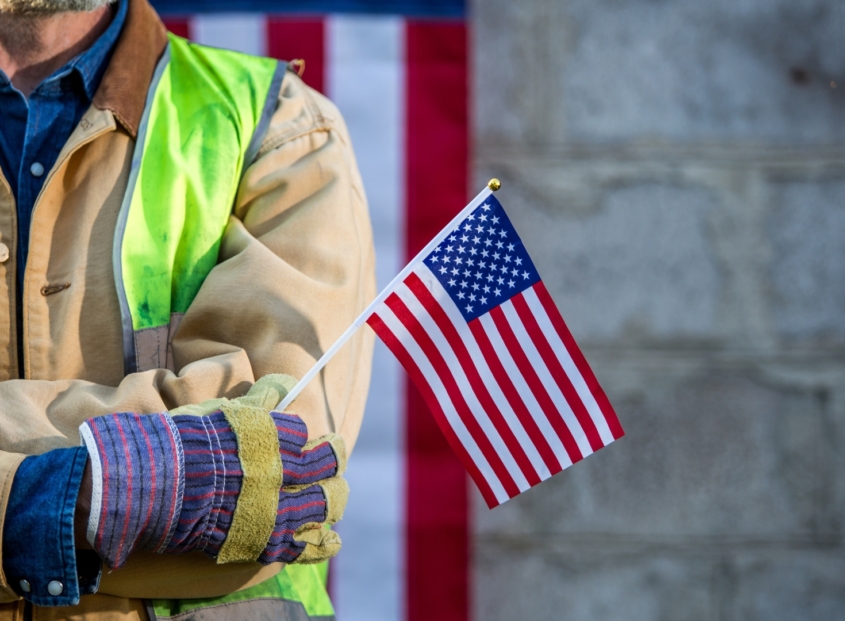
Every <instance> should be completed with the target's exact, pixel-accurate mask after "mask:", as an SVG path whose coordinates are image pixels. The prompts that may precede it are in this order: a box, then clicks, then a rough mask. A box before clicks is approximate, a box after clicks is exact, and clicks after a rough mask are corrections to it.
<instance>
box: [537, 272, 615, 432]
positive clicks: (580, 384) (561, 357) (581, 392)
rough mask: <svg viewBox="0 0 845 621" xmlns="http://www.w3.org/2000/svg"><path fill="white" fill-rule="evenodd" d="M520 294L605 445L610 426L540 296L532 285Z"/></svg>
mask: <svg viewBox="0 0 845 621" xmlns="http://www.w3.org/2000/svg"><path fill="white" fill-rule="evenodd" d="M522 295H523V297H524V298H525V302H526V303H527V304H528V308H530V309H531V312H532V313H534V317H535V318H536V319H537V323H538V324H539V326H540V329H541V330H542V331H543V334H545V335H546V337H547V339H548V341H549V345H550V346H551V348H552V350H553V351H554V353H555V356H556V357H557V359H558V361H559V362H560V366H561V367H563V371H564V373H566V375H567V377H569V381H571V382H572V386H573V387H574V388H575V392H577V393H578V396H579V397H580V398H581V401H582V402H583V403H584V407H586V408H587V412H588V413H589V414H590V418H591V419H593V424H594V425H595V426H596V430H598V432H599V437H600V438H601V441H602V444H604V445H605V446H607V445H608V444H610V443H611V442H613V434H612V433H611V432H610V427H608V425H607V419H606V418H605V417H604V414H603V413H602V411H601V408H600V407H599V404H598V403H596V398H595V397H594V396H593V393H592V392H591V391H590V388H589V387H588V386H587V382H585V381H584V378H583V377H582V376H581V372H580V371H579V370H578V367H577V366H575V362H574V361H573V360H572V356H570V355H569V350H568V349H566V346H565V345H564V344H563V341H561V340H560V336H558V333H557V330H555V328H554V326H553V325H552V321H551V319H549V316H548V314H547V313H546V309H545V307H544V306H543V304H542V302H540V298H538V297H537V293H536V292H535V291H534V288H533V287H529V288H528V289H526V290H525V291H523V292H522Z"/></svg>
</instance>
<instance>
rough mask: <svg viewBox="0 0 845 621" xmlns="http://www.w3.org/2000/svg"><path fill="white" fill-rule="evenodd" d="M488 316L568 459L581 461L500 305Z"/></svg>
mask: <svg viewBox="0 0 845 621" xmlns="http://www.w3.org/2000/svg"><path fill="white" fill-rule="evenodd" d="M490 318H491V319H492V320H493V323H495V324H496V329H497V330H498V331H499V336H501V337H502V341H503V342H504V343H505V347H507V348H508V352H510V355H511V356H513V361H514V362H515V363H516V366H517V367H518V368H519V369H520V371H522V376H523V377H524V378H525V381H526V382H527V383H528V388H529V389H530V390H531V394H533V395H534V398H535V399H537V403H539V404H540V407H541V408H542V410H543V412H544V413H545V415H546V418H548V419H549V423H551V425H552V427H554V430H555V433H557V436H558V437H559V438H560V441H561V443H562V444H563V448H565V449H566V453H567V455H569V459H570V460H572V463H573V464H574V463H576V462H579V461H581V460H582V459H583V458H584V456H583V455H582V454H581V449H579V448H578V444H577V443H576V442H575V438H573V437H572V432H571V431H570V430H569V427H567V425H566V422H565V421H564V420H563V417H562V416H561V415H560V412H559V411H558V409H557V407H556V406H555V404H554V401H552V399H551V397H550V396H549V394H548V393H547V392H546V388H545V387H544V386H543V382H541V381H540V378H539V377H538V376H537V373H536V372H535V371H534V366H533V365H532V364H531V362H530V361H529V360H528V356H526V355H525V352H524V351H522V345H520V344H519V340H518V339H517V338H516V335H515V334H514V333H513V330H511V327H510V324H509V323H508V319H507V317H505V313H504V311H502V307H501V306H496V307H495V308H493V309H492V310H491V311H490Z"/></svg>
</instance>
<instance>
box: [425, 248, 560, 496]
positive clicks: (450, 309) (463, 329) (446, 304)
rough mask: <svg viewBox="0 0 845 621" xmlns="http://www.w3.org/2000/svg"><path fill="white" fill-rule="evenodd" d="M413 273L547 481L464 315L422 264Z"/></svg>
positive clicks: (544, 469) (534, 449)
mask: <svg viewBox="0 0 845 621" xmlns="http://www.w3.org/2000/svg"><path fill="white" fill-rule="evenodd" d="M414 272H415V273H416V274H417V276H419V277H420V280H421V281H422V282H423V284H425V286H426V288H427V289H428V290H429V291H431V294H432V296H433V297H434V299H435V300H437V301H438V302H439V303H440V306H441V307H442V308H443V310H444V312H445V313H446V316H447V317H448V318H449V321H450V322H451V323H452V325H453V326H454V327H455V330H456V331H457V333H458V336H460V337H461V340H462V341H463V343H464V345H465V346H466V348H467V351H468V352H469V355H470V357H471V358H472V360H473V362H475V364H476V368H477V369H478V374H479V376H481V381H482V383H483V384H484V387H485V388H486V389H487V392H488V393H489V394H490V397H491V398H492V400H493V403H495V404H496V407H497V408H499V411H500V412H501V413H502V416H503V417H504V419H505V421H506V422H507V424H508V426H509V427H510V428H511V430H513V434H514V436H515V437H516V440H517V442H519V445H520V446H521V447H522V450H523V451H525V454H526V456H527V457H528V460H529V461H530V462H531V465H532V466H534V470H535V471H536V472H537V476H539V477H540V479H541V480H545V479H548V478H549V477H550V476H551V472H549V469H548V467H547V466H546V463H545V462H544V461H543V458H542V456H541V455H540V453H539V452H538V451H537V447H536V446H535V445H534V443H533V442H532V441H531V438H529V437H528V433H527V432H526V431H525V427H523V425H522V422H521V421H520V420H519V417H518V416H517V415H516V413H515V412H514V410H513V407H512V406H511V404H510V402H509V401H508V399H507V397H505V395H504V393H503V392H502V389H501V387H500V386H499V382H497V381H496V378H495V377H494V376H493V372H492V371H491V370H490V367H489V366H488V365H487V359H486V358H485V357H484V355H483V354H482V353H481V349H480V348H479V346H478V343H477V342H476V340H475V335H473V333H472V330H470V329H469V326H468V325H467V322H466V320H465V319H464V317H463V315H461V313H460V311H459V310H458V309H457V308H456V307H455V305H454V303H452V300H451V298H450V297H449V294H448V293H447V292H446V290H445V289H444V288H443V285H441V284H440V281H439V280H437V278H436V277H435V276H434V274H432V273H431V271H430V270H429V269H428V266H426V264H425V263H420V264H419V265H418V266H417V267H416V268H415V269H414Z"/></svg>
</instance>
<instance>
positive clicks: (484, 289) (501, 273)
mask: <svg viewBox="0 0 845 621" xmlns="http://www.w3.org/2000/svg"><path fill="white" fill-rule="evenodd" d="M423 262H424V263H425V264H426V266H428V268H429V269H430V270H431V272H432V273H433V274H434V275H435V276H436V277H437V279H438V280H439V281H440V284H441V285H443V288H444V289H445V290H446V292H447V293H448V294H449V296H450V297H451V298H452V300H453V301H454V302H455V306H457V307H458V308H459V309H460V311H461V313H462V314H463V316H464V319H466V321H467V323H469V322H470V321H472V320H473V319H475V318H477V317H479V316H481V315H483V314H484V313H487V312H489V311H490V310H491V309H492V308H495V307H496V306H498V305H499V304H502V303H503V302H506V301H507V300H509V299H510V298H512V297H513V296H515V295H516V294H518V293H520V292H522V291H524V290H525V289H527V288H528V287H530V286H531V285H533V284H534V283H536V282H538V281H539V280H540V275H539V274H538V273H537V269H536V268H535V267H534V263H533V262H532V261H531V258H530V257H529V256H528V252H526V250H525V246H523V245H522V240H521V239H520V238H519V235H517V233H516V230H515V229H514V228H513V225H512V224H511V221H510V219H509V218H508V216H507V215H506V214H505V210H504V209H503V208H502V205H501V204H500V203H499V201H497V200H496V198H495V197H493V196H490V197H488V198H487V200H485V201H484V203H482V204H481V205H479V206H478V207H477V208H476V209H475V210H473V211H472V213H470V214H469V215H468V216H467V217H466V219H465V220H464V221H463V222H461V224H460V225H459V226H458V227H457V228H456V229H455V231H454V232H453V233H452V234H450V235H449V236H448V237H447V238H446V239H444V240H443V241H442V242H441V243H440V244H439V245H438V246H437V248H436V249H435V250H434V251H433V252H432V253H431V254H430V255H428V256H427V257H426V258H425V259H423Z"/></svg>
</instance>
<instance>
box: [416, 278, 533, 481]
mask: <svg viewBox="0 0 845 621" xmlns="http://www.w3.org/2000/svg"><path fill="white" fill-rule="evenodd" d="M405 284H406V285H407V286H408V288H409V289H410V290H411V291H412V292H413V294H414V295H415V296H416V298H417V299H418V300H419V301H420V304H422V305H423V307H424V308H425V310H426V311H428V314H429V315H430V316H431V318H432V319H433V320H434V322H435V323H436V324H437V326H438V327H439V328H440V331H441V332H443V335H444V336H445V337H446V340H447V341H449V343H450V344H451V345H452V350H453V351H454V352H455V356H456V357H457V358H458V362H459V363H460V364H461V367H462V368H463V370H464V373H466V376H467V379H468V380H469V384H470V386H471V387H472V391H473V392H474V393H475V396H476V397H477V398H478V401H479V403H480V404H481V407H482V408H484V411H485V412H486V413H487V415H488V416H489V417H490V422H492V423H493V426H494V427H495V428H496V431H498V432H499V435H500V436H501V437H502V440H503V441H504V442H505V444H506V445H507V447H508V450H510V452H511V455H513V457H514V459H515V460H516V463H517V465H518V466H519V469H520V470H521V471H522V474H523V476H524V477H525V478H526V479H527V480H528V484H529V485H531V486H532V487H533V486H535V485H537V484H538V483H539V482H540V476H539V475H538V474H537V472H536V470H534V466H532V465H531V461H530V460H529V459H528V455H527V454H526V453H525V450H524V449H523V448H522V446H521V445H520V443H519V440H517V439H516V436H515V435H514V433H513V430H512V429H511V428H510V425H508V423H507V421H506V420H505V417H504V416H503V415H502V413H501V411H500V410H499V408H498V406H497V405H496V402H495V401H494V400H493V397H491V396H490V393H489V392H488V390H487V388H486V387H485V385H484V381H483V380H482V379H481V376H480V375H479V373H478V370H477V367H476V364H475V362H474V361H473V359H472V356H471V355H470V353H469V351H467V348H466V345H464V341H463V338H461V335H460V334H458V331H457V329H456V328H455V326H454V324H453V323H452V321H451V320H450V319H449V317H448V316H447V315H446V311H444V310H443V307H442V306H440V304H439V303H438V301H437V300H435V299H434V296H433V295H432V294H431V291H429V290H428V287H426V286H425V285H424V284H423V282H422V280H420V277H419V276H417V275H416V274H411V275H410V276H408V278H407V279H406V280H405Z"/></svg>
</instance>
